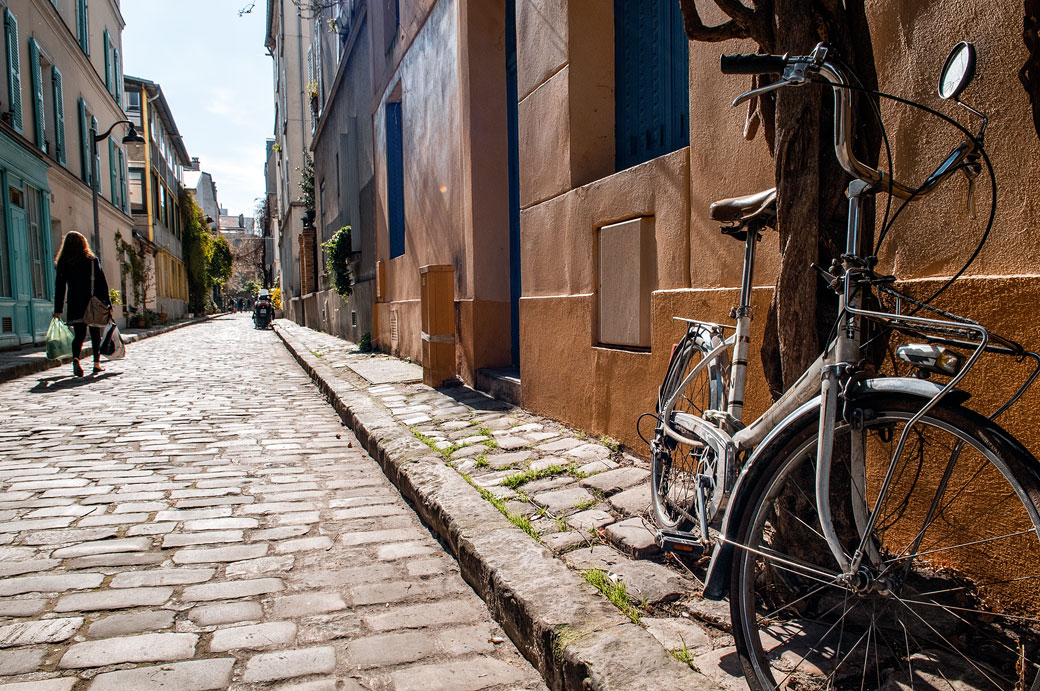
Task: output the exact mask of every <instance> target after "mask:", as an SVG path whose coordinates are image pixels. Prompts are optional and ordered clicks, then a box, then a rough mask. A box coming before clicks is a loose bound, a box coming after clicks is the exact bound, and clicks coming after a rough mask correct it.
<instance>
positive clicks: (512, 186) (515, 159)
mask: <svg viewBox="0 0 1040 691" xmlns="http://www.w3.org/2000/svg"><path fill="white" fill-rule="evenodd" d="M518 107H519V104H518V103H517V91H516V0H506V126H507V130H508V134H507V137H508V143H507V148H508V155H509V305H510V319H509V327H510V331H511V334H510V350H511V352H512V355H513V366H514V367H519V366H520V287H521V283H520V162H519V158H520V146H519V141H520V137H519V134H518V125H517V120H518V113H517V111H518Z"/></svg>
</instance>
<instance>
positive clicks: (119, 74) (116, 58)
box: [112, 50, 123, 108]
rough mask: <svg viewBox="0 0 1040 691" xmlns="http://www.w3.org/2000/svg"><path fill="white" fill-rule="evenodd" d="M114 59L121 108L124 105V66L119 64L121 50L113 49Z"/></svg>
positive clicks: (116, 94) (117, 94)
mask: <svg viewBox="0 0 1040 691" xmlns="http://www.w3.org/2000/svg"><path fill="white" fill-rule="evenodd" d="M112 60H113V62H114V63H115V68H114V71H115V75H116V93H115V97H116V105H118V106H119V107H120V108H122V107H123V67H122V65H120V64H119V51H118V50H113V51H112Z"/></svg>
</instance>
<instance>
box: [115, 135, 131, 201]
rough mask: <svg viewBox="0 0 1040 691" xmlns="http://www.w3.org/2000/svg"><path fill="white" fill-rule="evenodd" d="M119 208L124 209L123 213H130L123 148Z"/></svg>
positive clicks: (120, 165)
mask: <svg viewBox="0 0 1040 691" xmlns="http://www.w3.org/2000/svg"><path fill="white" fill-rule="evenodd" d="M117 206H119V208H121V209H122V210H123V213H125V214H128V213H130V202H129V201H128V200H127V196H126V156H125V155H124V154H123V150H122V149H120V150H119V204H117Z"/></svg>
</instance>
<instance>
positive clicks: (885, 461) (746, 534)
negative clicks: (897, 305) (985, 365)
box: [730, 396, 1040, 690]
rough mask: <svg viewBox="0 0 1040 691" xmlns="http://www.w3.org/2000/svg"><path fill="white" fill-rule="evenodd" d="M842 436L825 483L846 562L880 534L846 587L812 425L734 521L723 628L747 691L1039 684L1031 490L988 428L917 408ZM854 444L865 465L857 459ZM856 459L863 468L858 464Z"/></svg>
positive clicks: (1013, 455) (1025, 463)
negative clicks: (819, 496)
mask: <svg viewBox="0 0 1040 691" xmlns="http://www.w3.org/2000/svg"><path fill="white" fill-rule="evenodd" d="M858 405H859V406H860V407H861V410H862V411H863V412H864V418H865V419H867V420H868V422H866V423H864V424H863V426H862V432H860V431H859V430H853V429H852V427H851V426H850V425H847V424H839V426H838V428H837V429H836V430H835V445H834V461H833V465H832V470H831V478H830V490H829V496H830V504H831V511H832V518H833V523H834V526H835V529H836V532H837V534H838V539H839V542H841V544H842V548H843V551H844V552H845V554H846V555H852V554H853V553H854V552H855V550H856V548H857V546H859V545H860V544H861V539H860V536H861V535H862V533H863V529H864V528H865V526H866V524H867V521H866V519H865V517H866V516H867V515H868V514H869V512H870V511H871V510H872V509H873V508H874V507H875V506H877V507H878V514H877V515H878V520H877V522H876V524H875V527H874V529H873V530H872V531H871V533H870V536H869V539H868V540H867V541H866V542H865V544H866V549H865V550H864V552H865V554H866V555H867V556H866V557H865V558H864V559H863V562H862V564H863V565H862V567H861V569H860V570H859V572H858V573H856V574H853V575H852V576H851V577H846V576H843V575H842V574H841V569H840V568H839V566H838V565H837V560H836V559H835V557H834V556H833V555H832V553H831V551H830V549H829V548H828V545H827V542H826V540H825V539H824V538H823V533H822V528H821V523H820V520H819V517H818V515H817V501H816V496H815V492H814V490H813V487H814V482H815V481H814V478H815V473H816V444H817V436H818V429H817V423H816V422H815V421H812V422H807V423H806V424H805V426H804V428H803V429H801V430H800V431H799V432H797V433H795V434H794V435H792V437H791V440H790V441H789V442H788V443H787V444H786V446H785V448H784V449H783V450H782V451H781V452H780V453H778V454H776V455H774V456H773V457H772V458H771V459H763V461H764V462H767V463H770V467H768V468H765V469H764V470H765V473H764V475H763V476H762V477H764V478H765V479H764V480H763V481H762V482H760V483H759V484H758V486H757V487H756V490H755V492H756V494H755V495H754V496H753V497H751V499H750V502H749V504H748V509H747V510H746V511H745V512H744V516H743V518H742V522H741V525H740V529H739V534H738V543H739V546H738V547H736V554H735V555H734V568H733V572H732V582H731V593H730V595H731V600H730V606H731V614H732V617H733V629H734V636H735V638H736V642H737V647H738V651H739V653H740V657H741V663H742V665H743V667H744V671H745V674H746V676H747V680H748V683H749V685H750V686H751V688H753V689H777V688H797V689H817V688H818V689H824V688H826V689H881V688H884V689H892V690H895V689H910V688H914V689H922V688H925V689H930V688H936V689H939V688H941V689H957V690H961V689H980V690H981V689H1016V690H1017V689H1034V688H1037V687H1036V686H1035V684H1037V683H1040V680H1038V674H1040V511H1038V506H1040V478H1038V472H1037V468H1038V465H1037V462H1036V460H1035V459H1034V458H1033V457H1032V456H1030V455H1029V454H1028V452H1026V451H1025V450H1024V449H1022V448H1021V447H1020V446H1019V445H1018V444H1016V443H1015V442H1013V441H1012V440H1011V437H1010V436H1009V435H1008V434H1007V433H1006V432H1004V431H1003V430H1002V429H1000V428H999V427H998V426H997V425H995V424H993V423H992V422H989V421H988V420H986V419H985V418H983V417H981V416H979V415H977V414H976V413H973V412H971V411H969V410H966V409H963V408H957V407H949V408H948V407H936V408H935V409H933V410H932V411H930V412H929V414H928V415H927V416H925V417H924V418H923V419H922V420H920V421H919V422H918V423H915V424H914V426H913V427H912V428H911V429H910V432H909V436H908V442H907V444H906V447H905V449H904V451H903V453H902V454H901V457H900V458H899V459H898V460H897V463H896V466H895V468H894V474H893V476H892V481H891V483H890V485H889V488H888V491H887V492H886V493H885V495H884V496H881V497H879V494H880V490H881V485H882V481H883V479H884V477H885V474H886V472H887V471H888V469H889V461H890V459H891V456H892V454H893V453H894V450H895V446H896V444H897V443H898V440H899V437H900V434H901V433H902V431H903V430H904V428H905V426H906V423H907V422H908V421H909V420H910V418H911V417H913V415H914V414H915V412H916V411H918V410H920V408H921V406H922V402H921V401H920V400H918V399H911V398H909V397H899V396H889V397H884V398H881V397H878V398H874V399H871V400H867V401H865V402H861V403H860V404H858ZM854 445H857V446H858V448H859V449H861V450H862V452H857V453H853V452H852V449H853V448H854ZM853 458H858V459H863V460H861V461H855V462H854V461H853V460H852V459H853Z"/></svg>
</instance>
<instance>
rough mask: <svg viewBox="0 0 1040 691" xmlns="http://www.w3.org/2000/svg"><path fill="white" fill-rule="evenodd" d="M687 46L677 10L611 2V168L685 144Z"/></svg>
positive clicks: (658, 3)
mask: <svg viewBox="0 0 1040 691" xmlns="http://www.w3.org/2000/svg"><path fill="white" fill-rule="evenodd" d="M688 72H689V43H688V41H687V39H686V34H685V31H684V30H683V23H682V14H681V12H680V10H679V4H678V3H676V2H672V1H670V0H614V79H615V84H614V86H615V88H614V98H615V127H614V132H615V162H616V165H617V168H618V170H621V169H624V168H628V167H631V166H634V165H637V164H639V163H643V162H645V161H649V160H650V159H652V158H656V157H658V156H661V155H663V154H666V153H669V152H671V151H675V150H676V149H679V148H681V147H683V146H686V145H687V144H689V138H690V133H689V125H688V122H689V77H688Z"/></svg>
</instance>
